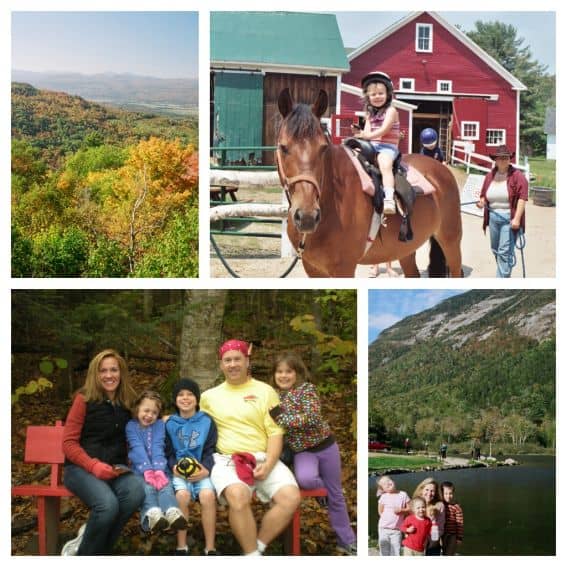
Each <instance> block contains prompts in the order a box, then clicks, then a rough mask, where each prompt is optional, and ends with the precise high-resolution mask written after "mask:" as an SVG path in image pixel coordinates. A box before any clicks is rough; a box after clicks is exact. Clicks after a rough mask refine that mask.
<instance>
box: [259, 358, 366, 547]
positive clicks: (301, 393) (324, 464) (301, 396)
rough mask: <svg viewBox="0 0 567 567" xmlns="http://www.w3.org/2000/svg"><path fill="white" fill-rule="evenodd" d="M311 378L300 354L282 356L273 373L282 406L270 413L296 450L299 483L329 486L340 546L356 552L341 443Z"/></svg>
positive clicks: (331, 515)
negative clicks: (324, 413) (348, 510)
mask: <svg viewBox="0 0 567 567" xmlns="http://www.w3.org/2000/svg"><path fill="white" fill-rule="evenodd" d="M308 378H309V373H308V371H307V368H306V367H305V364H304V363H303V361H302V360H301V358H300V357H299V356H297V355H296V354H295V353H284V354H282V355H280V356H279V357H278V358H277V360H276V362H275V364H274V372H273V383H274V386H275V387H276V389H277V390H278V392H279V394H280V405H279V406H276V407H275V408H273V409H272V410H271V411H270V414H271V415H272V417H273V418H274V419H275V421H276V422H277V424H278V425H280V426H281V427H283V428H284V429H285V430H286V440H287V442H288V444H289V446H290V447H291V449H292V450H293V452H294V470H295V476H296V478H297V482H298V483H299V486H300V487H301V488H305V489H314V488H322V487H325V488H326V489H327V492H328V510H329V521H330V523H331V526H332V528H333V530H334V531H335V534H336V536H337V548H338V549H339V550H341V551H343V552H345V553H347V554H349V555H356V549H357V548H356V534H355V533H354V531H353V529H352V528H351V526H350V520H349V517H348V512H347V509H346V503H345V498H344V495H343V487H342V483H341V477H342V475H341V457H340V454H339V446H338V445H337V442H336V441H335V438H334V436H333V433H332V431H331V428H330V426H329V424H328V423H327V422H326V421H325V419H324V418H323V416H322V414H321V403H320V400H319V396H318V395H317V390H316V388H315V386H314V385H313V384H312V383H311V382H309V381H308Z"/></svg>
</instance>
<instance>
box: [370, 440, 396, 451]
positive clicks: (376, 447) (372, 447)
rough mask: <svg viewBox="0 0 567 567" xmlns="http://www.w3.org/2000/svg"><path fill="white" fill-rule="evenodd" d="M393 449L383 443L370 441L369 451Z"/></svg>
mask: <svg viewBox="0 0 567 567" xmlns="http://www.w3.org/2000/svg"><path fill="white" fill-rule="evenodd" d="M391 448H392V447H391V446H390V445H389V444H388V443H384V442H383V441H368V450H369V451H389V450H390V449H391Z"/></svg>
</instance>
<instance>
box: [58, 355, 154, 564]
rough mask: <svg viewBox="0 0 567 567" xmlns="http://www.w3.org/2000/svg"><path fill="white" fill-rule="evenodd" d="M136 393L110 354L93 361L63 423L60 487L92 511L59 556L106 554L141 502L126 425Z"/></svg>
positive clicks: (118, 361)
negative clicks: (131, 460) (129, 460)
mask: <svg viewBox="0 0 567 567" xmlns="http://www.w3.org/2000/svg"><path fill="white" fill-rule="evenodd" d="M135 397H136V394H135V392H134V389H133V388H132V386H131V385H130V378H129V374H128V367H127V365H126V361H125V360H124V359H123V358H122V357H121V356H120V355H119V354H118V353H117V352H116V351H114V350H112V349H107V350H104V351H102V352H100V353H98V354H97V355H96V356H95V357H94V358H93V359H92V361H91V363H90V365H89V369H88V371H87V378H86V380H85V384H84V386H83V387H82V388H81V389H80V390H79V391H78V392H77V394H76V395H75V397H74V399H73V403H72V405H71V409H70V410H69V413H68V415H67V419H66V421H65V432H64V436H63V452H64V453H65V467H64V472H63V483H64V484H65V486H66V487H67V488H68V489H69V490H70V491H71V492H72V493H73V494H75V495H76V496H77V497H78V498H79V499H80V500H81V501H82V502H83V503H84V504H85V505H86V506H87V507H88V508H89V510H90V515H89V518H88V521H87V523H86V524H84V525H83V526H81V528H80V529H79V533H78V535H77V537H76V538H74V539H72V540H71V541H69V542H67V543H66V544H65V545H64V546H63V550H62V552H61V554H62V555H108V554H110V553H112V549H113V547H114V544H115V543H116V540H117V539H118V537H119V536H120V532H121V531H122V528H123V527H124V525H125V524H126V522H127V521H128V519H129V518H130V516H132V514H133V513H134V512H135V511H136V510H137V509H138V508H139V507H140V505H141V504H142V502H143V500H144V482H143V479H142V477H140V476H138V475H135V474H132V472H131V471H130V470H129V469H128V468H127V462H128V448H127V444H126V424H127V423H128V421H129V419H130V410H131V408H132V405H133V403H134V400H135Z"/></svg>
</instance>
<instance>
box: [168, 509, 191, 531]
mask: <svg viewBox="0 0 567 567" xmlns="http://www.w3.org/2000/svg"><path fill="white" fill-rule="evenodd" d="M165 519H166V520H167V523H168V526H169V527H170V528H172V529H174V530H185V529H187V526H188V524H187V520H186V519H185V516H184V515H183V512H182V511H181V510H180V509H179V508H174V507H171V508H168V509H167V511H166V513H165Z"/></svg>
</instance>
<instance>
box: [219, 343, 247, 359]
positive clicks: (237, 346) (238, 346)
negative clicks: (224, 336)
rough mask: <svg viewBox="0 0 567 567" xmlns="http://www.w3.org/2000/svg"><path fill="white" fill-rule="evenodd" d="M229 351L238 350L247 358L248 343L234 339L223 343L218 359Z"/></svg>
mask: <svg viewBox="0 0 567 567" xmlns="http://www.w3.org/2000/svg"><path fill="white" fill-rule="evenodd" d="M229 350H238V351H240V352H241V353H242V354H243V355H244V356H248V343H245V342H244V341H238V340H236V339H230V340H229V341H226V342H225V343H223V344H222V345H221V346H220V348H219V359H221V358H222V356H223V354H224V353H225V352H227V351H229Z"/></svg>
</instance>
